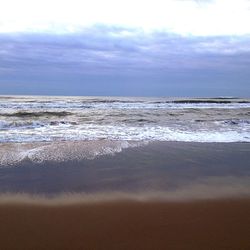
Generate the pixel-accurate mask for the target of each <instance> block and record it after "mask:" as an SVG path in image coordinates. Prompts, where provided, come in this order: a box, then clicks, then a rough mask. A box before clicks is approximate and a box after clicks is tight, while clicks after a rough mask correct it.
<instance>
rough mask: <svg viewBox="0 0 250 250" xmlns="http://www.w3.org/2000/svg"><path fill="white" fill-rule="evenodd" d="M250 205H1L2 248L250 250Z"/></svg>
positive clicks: (221, 202)
mask: <svg viewBox="0 0 250 250" xmlns="http://www.w3.org/2000/svg"><path fill="white" fill-rule="evenodd" d="M249 239H250V200H249V199H234V200H231V199H222V200H200V201H189V202H162V201H152V202H150V201H147V202H138V201H110V202H96V203H89V204H88V203H87V204H86V203H85V204H81V203H80V204H79V203H78V204H71V205H69V204H68V205H53V206H51V205H46V204H22V202H19V203H12V204H11V203H10V204H8V203H6V204H1V205H0V249H108V250H112V249H116V250H117V249H199V250H200V249H250V240H249Z"/></svg>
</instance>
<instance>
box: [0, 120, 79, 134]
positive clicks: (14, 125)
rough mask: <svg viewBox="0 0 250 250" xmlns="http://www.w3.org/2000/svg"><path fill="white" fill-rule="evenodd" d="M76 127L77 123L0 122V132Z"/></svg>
mask: <svg viewBox="0 0 250 250" xmlns="http://www.w3.org/2000/svg"><path fill="white" fill-rule="evenodd" d="M58 125H77V122H73V121H72V122H69V121H47V122H46V121H0V130H1V129H3V130H6V129H19V128H21V129H31V128H33V129H35V128H39V127H45V126H58ZM34 132H35V131H34Z"/></svg>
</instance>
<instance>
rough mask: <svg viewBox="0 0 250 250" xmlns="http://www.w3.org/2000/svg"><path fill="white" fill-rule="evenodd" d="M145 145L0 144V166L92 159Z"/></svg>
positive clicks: (117, 142)
mask: <svg viewBox="0 0 250 250" xmlns="http://www.w3.org/2000/svg"><path fill="white" fill-rule="evenodd" d="M145 144H146V142H128V141H106V140H101V141H68V142H53V143H8V144H0V166H13V165H15V164H17V163H19V162H22V161H24V160H29V161H32V162H35V163H42V162H46V161H56V162H64V161H80V160H83V159H94V158H96V157H98V156H101V155H113V154H115V153H118V152H121V151H122V150H123V149H125V148H129V147H138V146H141V145H145Z"/></svg>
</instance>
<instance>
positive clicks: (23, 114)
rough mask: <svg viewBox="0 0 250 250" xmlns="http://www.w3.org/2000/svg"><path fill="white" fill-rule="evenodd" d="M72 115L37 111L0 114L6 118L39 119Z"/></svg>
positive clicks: (62, 112) (69, 113) (63, 112)
mask: <svg viewBox="0 0 250 250" xmlns="http://www.w3.org/2000/svg"><path fill="white" fill-rule="evenodd" d="M68 115H72V113H71V112H68V111H38V112H28V111H18V112H14V113H0V116H7V117H20V118H22V117H40V116H58V117H62V116H68Z"/></svg>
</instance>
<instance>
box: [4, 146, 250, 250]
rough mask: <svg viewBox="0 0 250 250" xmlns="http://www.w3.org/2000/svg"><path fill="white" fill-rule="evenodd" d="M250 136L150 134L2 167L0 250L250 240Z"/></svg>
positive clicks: (213, 245) (235, 244)
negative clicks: (176, 138)
mask: <svg viewBox="0 0 250 250" xmlns="http://www.w3.org/2000/svg"><path fill="white" fill-rule="evenodd" d="M248 162H249V145H248V144H247V143H231V144H223V143H212V144H209V143H170V142H161V143H160V142H157V143H150V144H149V145H146V146H143V147H136V148H129V149H125V150H123V151H122V152H120V153H117V154H115V155H107V156H101V157H97V158H95V159H92V160H82V161H68V162H44V163H34V162H30V161H24V162H22V163H20V164H17V165H16V166H15V167H11V166H10V167H9V166H7V167H3V168H1V169H0V180H1V182H0V190H1V194H0V249H25V250H26V249H46V250H47V249H97V250H98V249H105V250H106V249H108V250H112V249H114V250H118V249H129V250H130V249H152V250H155V249H192V250H193V249H197V250H200V249H237V250H238V249H250V241H249V235H250V199H249V190H250V189H249V185H250V184H249V183H250V182H249V166H248Z"/></svg>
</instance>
